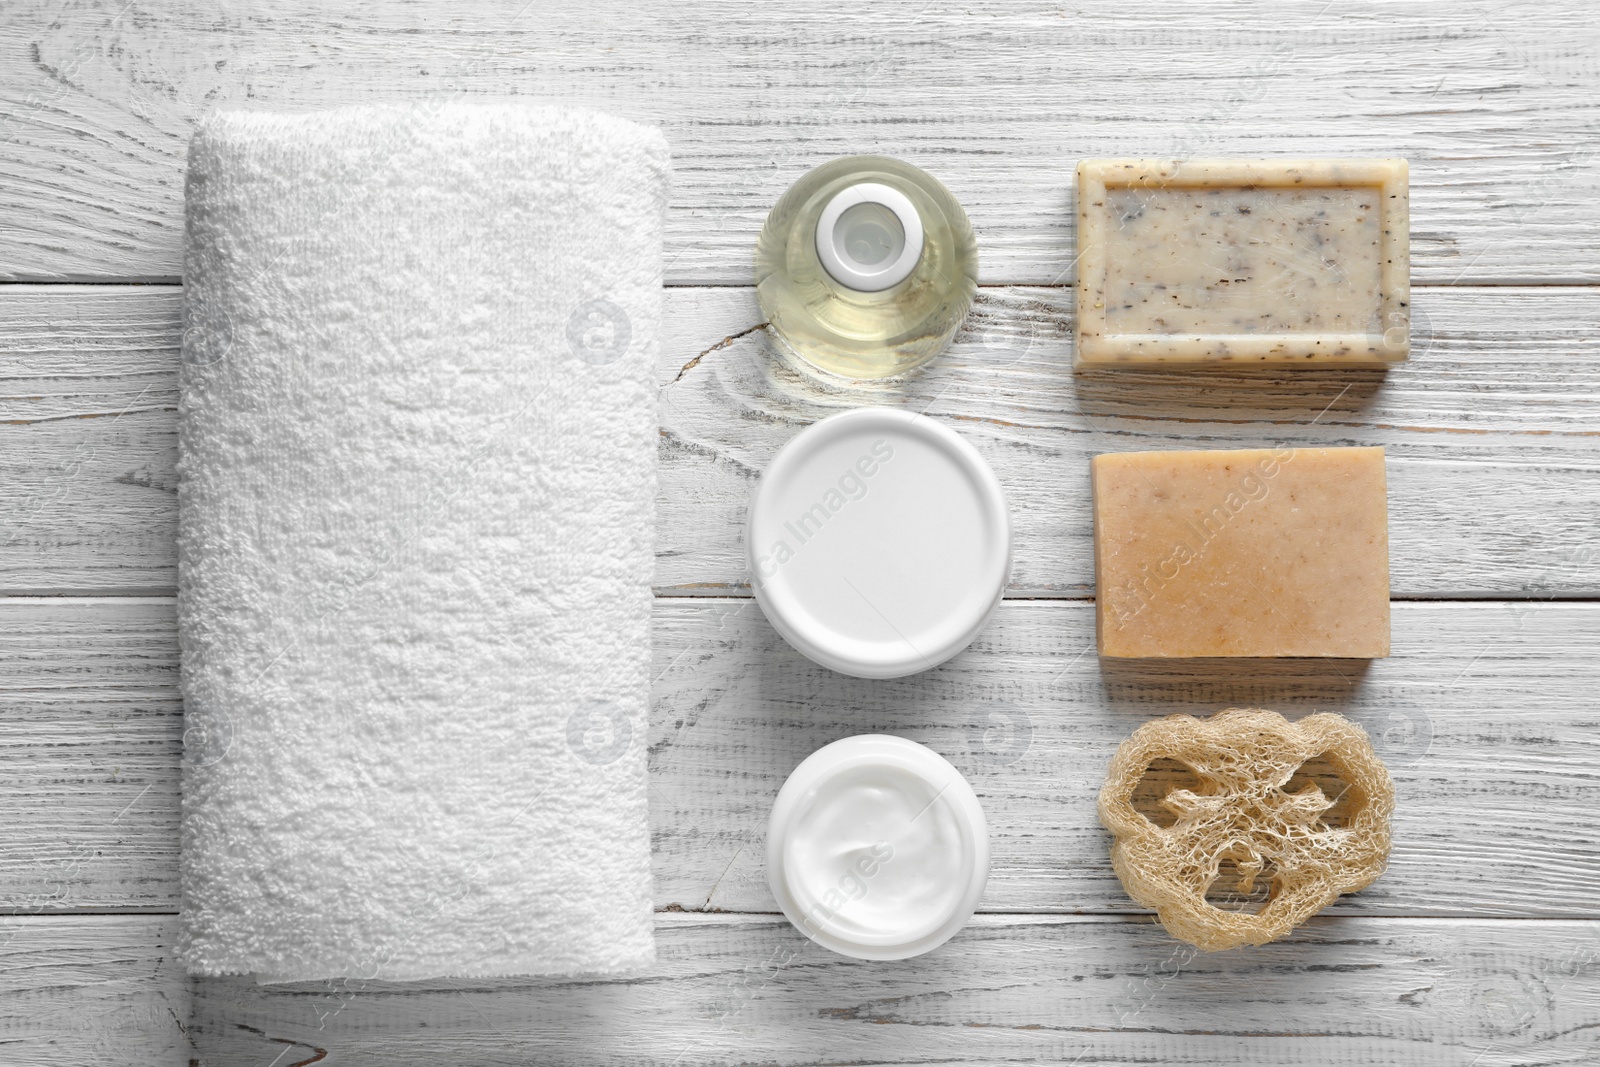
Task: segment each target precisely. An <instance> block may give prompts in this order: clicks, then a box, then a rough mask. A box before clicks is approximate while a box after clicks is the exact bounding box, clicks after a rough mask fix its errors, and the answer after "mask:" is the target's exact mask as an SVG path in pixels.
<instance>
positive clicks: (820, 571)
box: [745, 408, 1011, 678]
mask: <svg viewBox="0 0 1600 1067" xmlns="http://www.w3.org/2000/svg"><path fill="white" fill-rule="evenodd" d="M745 541H746V546H747V549H748V553H749V563H750V573H751V576H752V582H753V585H754V588H755V596H756V601H757V602H758V603H759V604H760V605H761V608H762V610H763V611H764V612H766V615H767V618H768V619H769V620H771V622H772V625H773V627H774V628H775V629H776V630H777V631H778V632H779V633H781V634H782V635H783V636H784V637H785V638H786V639H787V640H788V642H789V643H790V644H791V645H793V646H794V647H795V648H797V649H799V650H800V651H801V652H802V653H804V654H805V655H806V656H808V657H810V658H811V659H812V660H814V661H816V662H817V663H820V664H822V665H823V666H825V667H829V668H832V669H833V670H836V671H839V672H840V673H842V674H849V675H854V676H855V677H858V678H899V677H902V676H903V675H907V674H915V673H917V672H918V671H923V670H927V669H928V668H930V667H935V666H937V665H939V664H940V663H943V662H944V661H945V660H947V659H949V658H950V657H951V656H954V655H955V654H956V653H957V652H960V651H961V650H962V649H963V648H965V647H966V646H967V645H968V644H969V643H970V642H971V641H972V639H973V638H974V637H976V636H977V634H978V631H979V630H981V629H983V626H984V624H985V623H986V622H988V620H989V616H990V615H992V614H993V613H994V609H995V608H996V607H997V606H998V605H999V603H1000V597H1001V594H1002V593H1003V592H1004V590H1005V585H1006V580H1007V578H1008V576H1009V574H1010V570H1011V520H1010V517H1009V515H1008V514H1007V511H1006V502H1005V496H1004V494H1003V493H1002V491H1001V488H1000V482H999V480H998V479H997V478H995V476H994V472H993V471H992V470H990V469H989V465H988V464H987V463H985V462H984V460H983V457H982V456H980V455H978V452H977V450H976V449H975V448H973V447H972V446H971V445H970V444H968V443H967V442H966V441H964V440H962V438H961V437H960V436H959V435H958V434H956V433H955V431H953V430H950V429H947V428H946V427H944V426H941V425H939V424H938V423H937V422H934V421H933V420H932V419H930V418H928V417H926V416H924V415H918V414H915V413H914V412H909V411H903V410H898V409H893V408H861V409H858V410H855V411H848V412H845V413H844V414H841V415H834V416H832V417H831V418H827V419H824V420H822V421H821V422H819V423H817V424H815V425H813V426H810V427H807V428H806V429H805V430H802V431H801V432H800V433H799V434H797V435H795V437H794V439H793V440H792V441H790V442H789V443H788V444H787V445H785V446H784V447H783V448H782V449H781V450H779V452H778V455H777V456H776V457H775V458H774V459H773V461H772V463H771V465H770V466H768V467H767V470H766V473H765V474H764V475H762V478H761V482H760V484H759V485H758V486H757V487H756V492H755V496H754V498H753V499H752V501H751V504H750V518H749V525H748V529H747V530H746V537H745Z"/></svg>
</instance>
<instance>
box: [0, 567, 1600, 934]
mask: <svg viewBox="0 0 1600 1067" xmlns="http://www.w3.org/2000/svg"><path fill="white" fill-rule="evenodd" d="M174 625H175V624H174V616H173V605H172V602H171V601H170V600H131V599H127V598H118V599H108V600H102V601H98V602H95V601H86V600H83V599H78V598H74V599H67V600H54V599H40V600H18V599H16V598H10V599H5V598H0V700H3V707H4V718H3V720H0V909H4V910H7V911H11V912H17V913H24V914H27V913H34V912H40V911H62V910H73V909H97V910H100V909H113V908H143V909H149V910H176V908H177V904H178V893H177V885H176V870H177V811H178V756H179V753H180V751H181V732H182V720H181V711H180V706H179V701H178V696H177V692H176V684H177V649H176V637H175V631H174ZM1394 633H1395V638H1394V650H1395V656H1394V658H1392V659H1389V660H1380V661H1376V662H1374V663H1372V664H1371V666H1370V667H1369V668H1366V669H1363V665H1362V664H1360V663H1358V662H1354V661H1328V662H1317V661H1304V660H1300V661H1291V660H1280V661H1266V662H1250V663H1232V664H1228V663H1223V664H1217V663H1212V664H1204V663H1187V664H1182V663H1176V664H1169V665H1161V664H1152V663H1128V664H1117V665H1113V664H1104V665H1101V664H1097V662H1096V657H1095V655H1094V652H1093V649H1092V645H1093V636H1094V619H1093V607H1092V605H1090V604H1086V603H1082V602H1076V601H1069V602H1049V601H1043V602H1040V601H1012V602H1009V603H1007V604H1005V605H1004V606H1003V607H1002V608H1001V610H1000V612H999V614H998V615H997V616H996V617H995V620H994V622H993V623H992V624H991V625H990V627H989V628H988V629H987V630H986V631H985V632H984V633H983V634H982V635H981V636H980V638H979V640H978V642H977V643H976V644H975V645H974V646H973V648H971V649H970V650H969V651H967V652H966V653H963V654H962V655H961V656H958V657H957V658H956V659H955V660H952V661H951V662H949V663H948V664H946V665H944V666H942V667H940V668H938V669H936V670H934V671H931V672H927V673H925V674H921V675H916V676H913V677H911V678H908V679H902V680H898V681H893V682H868V681H862V680H859V679H850V678H846V677H844V676H843V675H838V674H834V673H832V672H829V671H826V670H823V669H822V668H819V667H816V666H815V665H813V664H811V663H810V662H809V661H807V660H804V659H803V658H802V657H800V656H799V654H798V653H795V652H794V651H793V650H792V649H790V648H789V647H788V646H787V645H785V644H784V643H783V641H782V639H781V638H779V637H778V636H777V635H776V633H775V632H774V631H773V630H772V629H771V627H770V626H769V625H768V624H767V622H766V620H765V619H764V617H763V616H762V615H761V612H760V609H759V608H758V607H756V606H755V605H754V604H753V602H751V601H748V600H726V599H711V598H705V599H688V600H686V599H678V600H668V599H663V600H660V601H658V607H657V612H656V627H655V660H656V666H655V671H656V674H657V676H658V677H657V680H656V683H655V703H654V710H653V712H652V721H651V731H650V738H649V744H650V779H651V786H652V792H651V797H650V804H651V821H652V824H653V833H652V841H653V848H654V854H655V874H656V900H657V905H658V907H660V908H681V909H685V910H700V909H712V910H726V911H755V912H770V911H776V910H777V909H776V904H775V903H774V901H773V900H772V897H771V896H770V894H769V893H768V891H767V887H766V873H765V865H764V847H765V846H764V842H765V833H766V819H767V814H768V811H769V809H770V807H771V803H772V799H773V797H774V796H776V794H777V791H778V787H779V786H780V785H781V784H782V782H783V779H784V778H785V777H786V776H787V775H788V773H789V772H790V771H791V770H792V769H793V768H794V767H795V765H796V764H798V763H799V762H800V760H802V759H803V758H804V757H805V756H807V755H808V754H810V753H811V752H812V751H814V750H815V749H817V748H820V747H821V746H822V745H824V744H827V743H828V742H830V741H834V740H836V739H838V738H840V737H845V736H848V735H850V734H856V733H870V732H880V731H881V732H887V733H895V734H902V735H904V736H907V737H910V738H912V739H913V740H917V741H921V742H923V743H926V744H928V745H930V746H932V747H933V748H934V749H936V750H937V751H939V752H941V753H943V754H944V755H946V756H947V757H948V758H949V759H950V760H951V761H952V762H953V763H955V765H956V766H957V767H958V768H960V769H961V771H962V772H963V773H964V774H965V775H967V777H968V778H969V780H970V781H971V782H972V784H973V787H974V788H975V789H976V790H977V792H978V794H979V796H980V798H981V799H982V802H983V805H984V808H985V810H986V812H987V813H988V816H989V822H990V833H991V847H992V853H993V862H994V873H993V874H992V876H991V878H990V881H989V889H988V892H987V893H986V894H985V896H984V899H983V902H982V904H981V907H982V909H983V910H985V911H1069V912H1123V911H1134V910H1137V909H1135V908H1134V906H1133V904H1132V903H1131V902H1130V901H1129V900H1128V899H1127V897H1126V896H1125V895H1124V894H1123V892H1122V890H1121V887H1120V885H1119V884H1118V882H1117V881H1116V878H1115V876H1114V875H1113V874H1112V873H1111V871H1110V869H1109V865H1108V857H1107V840H1106V836H1105V834H1104V833H1103V832H1102V831H1101V830H1100V828H1099V826H1098V823H1097V822H1096V819H1095V814H1094V799H1095V794H1096V793H1097V792H1098V790H1099V786H1100V782H1101V779H1102V776H1103V774H1104V769H1105V764H1106V761H1107V760H1108V759H1109V758H1110V754H1111V751H1112V749H1113V748H1114V747H1115V745H1116V744H1117V743H1118V742H1119V741H1121V740H1122V739H1123V738H1124V737H1126V736H1127V735H1128V734H1129V733H1131V732H1132V731H1133V729H1134V728H1135V727H1136V726H1137V725H1138V724H1139V723H1141V722H1144V721H1146V720H1147V719H1149V718H1150V717H1152V716H1155V715H1160V714H1168V713H1171V712H1176V711H1191V712H1200V713H1206V712H1210V711H1214V710H1220V709H1221V708H1224V707H1229V706H1232V705H1247V706H1265V707H1270V708H1275V709H1278V710H1281V711H1284V712H1286V713H1289V714H1301V713H1306V712H1310V711H1312V710H1337V711H1341V712H1343V713H1345V714H1348V715H1350V716H1352V717H1353V718H1355V719H1357V720H1358V721H1360V722H1362V723H1364V724H1366V726H1367V727H1368V729H1369V731H1370V732H1371V733H1372V734H1373V735H1374V737H1375V739H1376V745H1377V747H1378V750H1379V752H1380V754H1382V755H1383V756H1384V757H1385V758H1386V759H1387V760H1388V762H1389V764H1390V766H1391V769H1392V771H1393V773H1394V776H1395V779H1396V781H1397V783H1398V789H1399V804H1398V807H1397V811H1396V815H1395V840H1396V848H1395V854H1394V859H1393V863H1392V866H1391V868H1390V870H1389V872H1388V873H1387V874H1386V875H1385V876H1384V877H1383V878H1382V879H1381V880H1380V881H1379V882H1378V883H1377V884H1375V885H1374V886H1373V887H1372V888H1370V889H1368V890H1367V891H1365V892H1363V893H1361V894H1359V895H1356V896H1353V897H1347V898H1344V899H1343V900H1342V901H1341V902H1340V903H1339V904H1337V905H1336V906H1335V910H1336V911H1337V912H1340V913H1365V914H1394V915H1504V916H1558V917H1584V916H1600V893H1597V892H1596V890H1595V886H1596V885H1597V884H1600V829H1597V827H1596V825H1595V823H1594V818H1593V813H1594V812H1595V811H1596V810H1600V773H1597V768H1600V720H1597V719H1596V716H1595V714H1594V705H1593V694H1594V692H1595V691H1596V689H1597V688H1600V659H1597V658H1596V657H1595V656H1594V655H1593V652H1594V650H1595V648H1597V647H1600V604H1594V603H1581V604H1562V603H1554V604H1548V603H1546V604H1531V603H1505V602H1497V603H1461V602H1445V603H1429V602H1401V603H1397V604H1396V605H1395V625H1394ZM1512 886H1515V887H1516V888H1515V891H1514V892H1512V891H1510V887H1512Z"/></svg>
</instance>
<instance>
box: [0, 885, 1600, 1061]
mask: <svg viewBox="0 0 1600 1067" xmlns="http://www.w3.org/2000/svg"><path fill="white" fill-rule="evenodd" d="M175 925H176V924H175V921H174V920H172V919H171V918H165V917H161V918H158V917H140V916H123V917H76V918H65V917H54V918H46V917H37V918H13V919H5V920H0V1058H4V1059H5V1060H6V1061H7V1062H11V1063H18V1064H21V1063H28V1064H31V1065H34V1067H69V1065H70V1067H79V1065H81V1064H85V1063H113V1064H116V1063H124V1064H146V1063H149V1064H155V1063H179V1062H182V1061H183V1060H184V1059H188V1061H189V1062H190V1063H197V1062H198V1063H205V1064H226V1065H235V1064H260V1065H263V1067H266V1065H269V1064H273V1065H287V1064H301V1065H307V1064H310V1063H314V1062H324V1063H328V1064H377V1065H382V1067H405V1065H410V1064H418V1065H423V1064H426V1065H428V1067H433V1065H435V1064H439V1063H483V1064H501V1063H503V1064H524V1063H539V1064H562V1065H571V1067H581V1065H586V1064H603V1065H607V1067H614V1065H619V1064H640V1065H644V1064H651V1065H656V1067H673V1065H688V1064H693V1065H695V1067H702V1065H705V1067H710V1065H714V1064H747V1063H765V1064H782V1065H800V1064H816V1065H821V1064H839V1063H851V1064H931V1063H938V1064H979V1063H986V1064H996V1063H1016V1062H1053V1063H1073V1064H1082V1063H1096V1064H1151V1063H1160V1064H1174V1065H1179V1064H1181V1065H1186V1067H1200V1065H1208V1067H1234V1065H1236V1064H1239V1063H1241V1062H1260V1063H1272V1064H1276V1065H1279V1067H1302V1065H1311V1064H1319V1065H1320V1064H1348V1065H1359V1064H1368V1065H1382V1067H1393V1065H1396V1064H1405V1065H1407V1067H1436V1065H1452V1067H1505V1065H1509V1064H1535V1063H1537V1064H1586V1063H1594V1062H1596V1059H1597V1058H1600V1039H1597V1036H1596V1035H1597V1033H1600V932H1597V927H1596V925H1595V924H1590V923H1568V922H1540V923H1528V922H1517V921H1498V922H1495V921H1476V922H1461V921H1458V920H1448V919H1443V920H1427V919H1372V918H1344V919H1315V920H1312V922H1311V923H1310V924H1308V925H1307V926H1306V927H1304V928H1303V929H1302V930H1300V931H1298V932H1297V933H1296V934H1295V936H1294V938H1293V939H1292V940H1290V941H1286V942H1281V943H1278V944H1273V945H1266V946H1262V947H1261V948H1255V949H1241V950H1237V951H1234V952H1228V953H1221V954H1217V955H1209V956H1208V955H1195V954H1194V953H1192V952H1190V951H1188V950H1187V949H1186V947H1185V946H1182V945H1178V944H1176V943H1174V942H1173V941H1172V940H1171V939H1170V938H1168V937H1167V936H1166V934H1165V933H1164V932H1163V931H1162V930H1161V929H1160V928H1159V927H1157V926H1154V925H1152V924H1149V923H1147V922H1139V921H1133V920H1127V919H1086V918H1076V917H1066V916H1058V917H1048V918H1045V917H1025V916H982V917H979V918H978V919H976V920H975V921H974V922H973V923H972V924H971V925H970V926H968V927H967V928H966V929H965V930H963V931H962V932H961V933H959V934H957V935H956V937H955V939H954V940H953V941H951V942H949V943H948V944H946V945H945V946H944V947H943V948H940V949H939V950H937V951H936V952H934V953H932V954H931V955H928V956H924V957H921V958H920V959H915V960H905V961H900V962H895V963H869V962H864V961H858V960H848V959H845V958H843V957H840V956H835V955H832V954H830V953H828V952H826V951H825V950H823V949H821V948H818V947H817V946H816V945H813V944H811V943H810V942H807V941H806V940H804V939H803V938H802V937H801V936H800V935H799V934H798V933H797V932H795V931H794V929H793V928H791V927H790V926H788V924H787V923H784V922H782V921H781V920H776V919H772V918H760V917H733V916H723V917H717V916H659V917H658V919H657V924H656V929H657V940H658V944H659V953H660V958H659V960H658V962H657V964H656V966H655V967H654V968H653V969H652V970H651V971H649V972H647V973H646V974H645V975H644V976H643V977H641V978H638V979H635V980H632V981H618V980H601V981H578V982H561V981H555V980H549V979H505V980H499V981H481V980H441V981H435V982H426V983H408V984H393V983H387V982H383V981H381V980H373V981H351V982H348V983H345V982H323V983H311V984H304V985H291V986H270V987H261V986H256V985H254V984H252V983H250V982H249V981H248V980H245V979H229V980H222V981H200V982H186V981H185V980H184V979H183V977H182V974H181V971H180V969H179V968H178V966H177V965H176V963H175V961H174V960H173V958H172V955H171V945H172V940H173V937H174V935H175ZM380 977H381V976H380Z"/></svg>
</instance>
